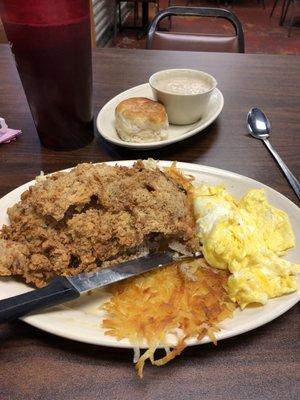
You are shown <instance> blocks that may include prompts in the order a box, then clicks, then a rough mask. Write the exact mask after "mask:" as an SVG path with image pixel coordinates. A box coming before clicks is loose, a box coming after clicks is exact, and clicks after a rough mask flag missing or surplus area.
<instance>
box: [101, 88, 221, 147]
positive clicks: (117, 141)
mask: <svg viewBox="0 0 300 400" xmlns="http://www.w3.org/2000/svg"><path fill="white" fill-rule="evenodd" d="M143 87H145V88H146V87H150V88H151V86H150V85H149V83H148V82H146V83H142V84H140V85H136V86H133V87H131V88H129V89H127V90H124V91H123V92H121V93H119V94H117V95H116V96H114V97H113V98H111V99H110V100H109V101H108V102H107V103H105V104H104V106H103V107H102V108H101V109H100V111H99V112H98V115H97V118H96V127H97V132H98V134H99V135H100V136H101V137H103V138H104V139H105V140H107V141H108V142H110V143H112V144H114V145H116V146H121V147H126V148H128V149H134V150H137V149H138V150H148V149H155V148H159V147H165V146H169V145H171V144H174V143H177V142H180V141H182V140H185V139H188V138H189V137H191V136H194V135H196V134H197V133H200V132H202V131H203V130H204V129H206V128H207V127H208V126H209V125H211V124H212V123H213V122H214V121H215V120H216V119H217V118H218V116H219V115H220V114H221V112H222V110H223V107H224V96H223V93H222V92H221V90H220V89H219V88H215V89H214V91H213V93H217V97H218V99H219V104H218V108H217V110H216V111H215V113H214V114H213V115H212V116H211V117H210V118H209V119H208V121H206V122H205V123H204V124H202V125H200V126H198V127H197V128H194V129H192V130H190V131H188V132H186V133H184V134H182V135H181V136H177V137H175V138H172V139H166V140H162V141H156V142H149V143H145V142H144V143H143V142H142V143H137V142H125V141H123V140H121V139H115V138H112V137H111V136H109V135H107V134H106V133H105V132H104V131H105V128H104V129H102V127H101V119H102V117H103V114H105V112H106V109H107V108H108V107H109V106H110V105H111V103H113V102H114V101H115V100H116V99H117V98H118V97H119V96H122V95H124V94H126V93H128V94H129V93H130V92H131V91H134V90H136V89H139V88H143ZM192 125H194V124H191V126H192ZM187 126H188V125H187Z"/></svg>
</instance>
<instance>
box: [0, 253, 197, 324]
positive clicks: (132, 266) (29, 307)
mask: <svg viewBox="0 0 300 400" xmlns="http://www.w3.org/2000/svg"><path fill="white" fill-rule="evenodd" d="M185 258H187V257H185ZM188 258H190V257H188ZM181 259H183V258H181ZM174 261H175V259H174V252H171V251H164V252H160V253H152V254H149V255H147V256H145V257H140V258H137V259H135V260H131V261H127V262H124V263H122V264H119V265H117V266H114V267H112V268H104V269H101V270H98V271H94V272H88V273H81V274H78V275H75V276H71V277H64V276H59V277H56V278H54V279H53V280H52V281H51V282H50V283H49V285H47V286H45V287H44V288H41V289H36V290H32V291H30V292H27V293H24V294H21V295H19V296H14V297H9V298H8V299H4V300H1V301H0V323H2V322H6V321H10V320H12V319H16V318H19V317H22V316H24V315H26V314H28V313H31V312H33V311H36V310H40V309H44V308H48V307H51V306H54V305H57V304H61V303H64V302H66V301H70V300H74V299H76V298H78V297H80V294H81V293H83V292H86V291H88V290H92V289H95V288H101V287H103V286H106V285H109V284H111V283H115V282H119V281H121V280H124V279H128V278H131V277H133V276H136V275H140V274H142V273H144V272H147V271H151V270H152V269H156V268H160V267H162V266H165V265H168V264H170V263H172V262H174Z"/></svg>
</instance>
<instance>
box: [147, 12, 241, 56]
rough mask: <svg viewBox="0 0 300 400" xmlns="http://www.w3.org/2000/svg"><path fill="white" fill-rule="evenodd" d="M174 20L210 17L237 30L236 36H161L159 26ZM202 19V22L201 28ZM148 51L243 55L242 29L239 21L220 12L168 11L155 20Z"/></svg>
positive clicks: (150, 32) (199, 34)
mask: <svg viewBox="0 0 300 400" xmlns="http://www.w3.org/2000/svg"><path fill="white" fill-rule="evenodd" d="M173 16H180V17H181V16H184V17H195V16H197V17H211V18H214V17H215V18H223V19H226V20H227V21H228V22H229V23H231V25H232V26H233V28H234V34H233V35H231V36H229V35H215V34H203V33H202V34H201V32H200V29H199V33H183V32H173V31H168V32H165V31H164V32H162V31H159V30H158V26H159V23H160V22H161V21H162V20H163V19H165V18H170V17H173ZM200 27H201V19H200V18H199V28H200ZM146 47H147V49H156V50H187V51H216V52H233V53H244V52H245V42H244V32H243V27H242V24H241V22H240V21H239V19H238V18H237V17H236V16H235V15H234V14H232V13H231V12H229V11H227V10H223V9H220V8H202V7H169V8H166V9H165V10H162V11H160V12H159V13H158V14H157V15H156V16H155V17H154V19H153V21H152V23H151V25H150V28H149V31H148V36H147V44H146Z"/></svg>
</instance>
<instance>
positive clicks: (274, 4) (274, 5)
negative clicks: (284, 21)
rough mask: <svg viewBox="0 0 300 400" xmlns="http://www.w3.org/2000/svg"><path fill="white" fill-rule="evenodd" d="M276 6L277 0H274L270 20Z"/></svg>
mask: <svg viewBox="0 0 300 400" xmlns="http://www.w3.org/2000/svg"><path fill="white" fill-rule="evenodd" d="M277 4H278V0H275V1H274V3H273V7H272V10H271V12H270V15H269V17H270V18H272V16H273V14H274V11H275V8H276V7H277Z"/></svg>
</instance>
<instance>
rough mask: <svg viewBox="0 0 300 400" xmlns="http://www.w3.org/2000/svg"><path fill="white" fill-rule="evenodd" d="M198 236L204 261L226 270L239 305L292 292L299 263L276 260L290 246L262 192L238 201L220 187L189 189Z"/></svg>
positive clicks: (289, 234) (280, 218)
mask: <svg viewBox="0 0 300 400" xmlns="http://www.w3.org/2000/svg"><path fill="white" fill-rule="evenodd" d="M194 208H195V213H196V216H197V226H198V235H199V238H200V240H201V243H202V246H203V248H202V251H203V255H204V257H205V259H206V261H207V262H208V263H209V264H210V265H211V266H213V267H215V268H219V269H228V270H229V271H230V273H231V275H230V276H229V279H228V293H229V296H230V298H231V300H232V301H236V302H237V303H238V304H239V305H240V307H241V308H242V309H243V308H245V307H246V306H247V305H248V304H253V303H259V304H266V302H267V301H268V299H270V298H273V297H277V296H281V295H283V294H286V293H290V292H293V291H295V290H297V282H296V277H295V274H297V273H298V272H300V265H298V264H293V263H291V262H289V261H286V260H284V259H282V258H281V256H283V255H284V254H285V253H286V251H287V250H288V249H290V248H291V247H293V246H294V245H295V238H294V234H293V231H292V228H291V225H290V222H289V219H288V216H287V214H286V213H285V212H283V211H281V210H279V209H277V208H275V207H272V206H271V205H270V204H269V203H268V201H267V199H266V196H265V193H264V191H263V190H260V189H253V190H250V191H249V192H248V193H246V195H245V196H244V197H243V198H242V199H241V200H239V201H238V200H237V199H235V198H234V197H233V196H231V195H230V194H229V193H228V192H227V191H226V190H225V188H224V187H223V186H222V185H217V186H208V185H206V184H203V185H201V186H200V187H198V188H196V189H195V198H194Z"/></svg>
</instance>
